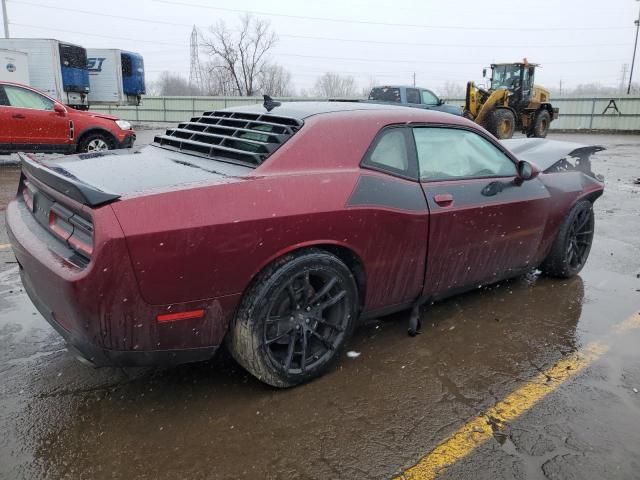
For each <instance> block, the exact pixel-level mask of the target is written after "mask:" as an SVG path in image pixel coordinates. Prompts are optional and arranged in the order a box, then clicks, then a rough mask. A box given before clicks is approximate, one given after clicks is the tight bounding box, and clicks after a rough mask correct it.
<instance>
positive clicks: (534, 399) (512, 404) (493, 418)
mask: <svg viewBox="0 0 640 480" xmlns="http://www.w3.org/2000/svg"><path fill="white" fill-rule="evenodd" d="M633 328H640V313H635V314H633V315H632V316H631V317H629V318H627V319H626V320H625V321H624V322H622V323H621V324H619V325H617V326H615V327H614V328H613V330H614V331H616V332H622V331H625V330H629V329H633ZM608 349H609V347H608V346H606V345H604V344H602V343H599V342H594V343H590V344H588V345H587V346H586V347H585V348H584V349H582V350H581V351H579V352H576V353H574V354H572V355H570V356H568V357H567V358H565V359H562V360H560V361H559V362H558V363H556V364H555V365H554V366H552V367H551V368H549V369H548V370H546V371H544V372H542V373H540V374H539V375H537V376H536V377H534V378H533V379H532V380H530V381H529V382H527V383H526V384H525V385H523V386H522V387H520V388H519V389H517V390H516V391H514V392H513V393H511V394H509V395H508V396H507V397H506V398H505V399H503V400H501V401H500V402H498V403H496V404H495V405H494V406H493V407H491V408H489V409H488V410H487V411H486V412H484V413H482V414H480V415H479V416H477V417H476V418H474V419H473V420H471V421H469V422H468V423H467V424H466V425H464V426H462V427H461V428H459V429H458V430H456V431H455V432H454V433H453V434H452V435H451V436H450V437H449V438H448V439H446V440H445V441H444V442H442V443H441V444H440V445H438V446H437V447H436V448H434V449H433V450H432V451H431V452H429V453H428V454H427V455H426V456H424V457H423V458H422V459H421V460H420V461H419V462H418V463H417V464H416V465H414V466H413V467H411V468H409V469H408V470H405V471H404V472H403V473H402V474H401V475H399V476H398V477H396V480H400V479H402V480H409V479H410V480H431V479H434V478H436V477H437V476H438V475H439V474H440V473H442V472H443V471H444V470H446V469H447V468H448V467H450V466H451V465H453V464H454V463H456V462H457V461H459V460H461V459H462V458H464V457H466V456H467V455H469V454H470V453H471V452H473V451H474V450H475V449H476V448H478V447H479V446H480V445H482V444H483V443H485V442H486V441H487V440H489V439H490V438H491V437H492V435H493V432H494V430H495V431H500V430H501V429H502V427H503V426H504V425H505V424H506V423H509V422H512V421H513V420H515V419H517V418H518V417H520V416H521V415H522V414H524V413H525V412H526V411H527V410H529V409H530V408H531V407H533V406H534V405H535V404H536V403H538V402H539V401H540V400H542V399H544V398H545V397H546V396H547V395H549V394H550V393H551V392H553V391H554V390H556V389H557V388H559V387H560V386H561V385H562V384H563V383H565V382H566V381H567V380H569V379H571V378H573V377H575V376H576V375H577V374H578V373H580V372H581V371H582V370H584V369H585V368H586V367H588V366H589V365H590V364H591V363H592V362H594V361H595V360H596V359H598V358H599V357H600V356H602V355H603V354H604V353H605V352H606V351H607V350H608Z"/></svg>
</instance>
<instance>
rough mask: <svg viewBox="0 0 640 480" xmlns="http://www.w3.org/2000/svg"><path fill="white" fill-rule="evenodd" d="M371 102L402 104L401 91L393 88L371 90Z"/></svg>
mask: <svg viewBox="0 0 640 480" xmlns="http://www.w3.org/2000/svg"><path fill="white" fill-rule="evenodd" d="M369 100H378V101H381V102H397V103H400V89H399V88H393V87H376V88H374V89H372V90H371V93H370V94H369Z"/></svg>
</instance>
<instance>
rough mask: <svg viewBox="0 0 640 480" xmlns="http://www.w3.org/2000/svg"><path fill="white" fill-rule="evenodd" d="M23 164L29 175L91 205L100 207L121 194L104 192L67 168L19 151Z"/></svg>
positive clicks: (76, 199)
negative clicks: (43, 161) (40, 160)
mask: <svg viewBox="0 0 640 480" xmlns="http://www.w3.org/2000/svg"><path fill="white" fill-rule="evenodd" d="M18 157H19V158H20V162H21V165H22V172H23V173H24V174H25V175H26V176H27V177H32V178H35V179H37V180H40V181H41V182H42V183H44V184H46V185H48V186H49V187H51V188H53V189H54V190H56V191H58V192H60V193H62V194H64V195H66V196H67V197H69V198H71V199H73V200H75V201H76V202H80V203H82V204H83V205H88V206H90V207H98V206H100V205H104V204H105V203H109V202H113V201H114V200H117V199H119V198H120V195H118V194H115V193H110V192H104V191H102V190H100V189H98V188H96V187H94V186H91V185H88V184H86V183H84V182H82V181H81V180H79V179H77V178H76V177H74V176H73V175H71V174H70V173H69V172H67V171H66V170H65V169H63V168H62V167H59V166H55V165H51V166H47V165H45V164H43V163H42V162H39V161H38V160H37V159H36V158H34V157H32V156H30V155H25V154H24V153H18Z"/></svg>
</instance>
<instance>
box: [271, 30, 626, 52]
mask: <svg viewBox="0 0 640 480" xmlns="http://www.w3.org/2000/svg"><path fill="white" fill-rule="evenodd" d="M278 36H279V37H285V38H301V39H308V40H331V41H338V42H349V43H366V44H374V45H398V46H415V47H453V48H470V47H477V48H527V49H531V48H565V47H567V48H570V47H571V48H583V47H584V48H592V47H628V46H629V45H631V44H630V43H599V44H579V45H578V44H575V43H574V44H564V45H562V44H556V45H539V44H535V45H531V44H522V45H517V44H511V43H508V44H504V43H502V44H500V45H485V44H477V43H467V44H464V43H420V42H389V41H384V40H361V39H355V38H337V37H316V36H310V35H291V34H285V33H283V34H278Z"/></svg>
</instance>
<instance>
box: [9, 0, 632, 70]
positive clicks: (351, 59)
mask: <svg viewBox="0 0 640 480" xmlns="http://www.w3.org/2000/svg"><path fill="white" fill-rule="evenodd" d="M158 1H159V0H158ZM11 25H17V26H21V27H27V28H35V29H39V30H53V31H57V32H63V33H74V34H77V35H87V36H94V37H101V38H108V39H112V40H128V41H132V42H145V43H152V44H157V45H170V46H179V47H186V45H184V44H181V43H169V42H160V41H156V40H143V39H138V38H130V37H119V36H113V35H100V34H97V33H89V32H79V31H77V30H66V29H61V28H51V27H41V26H38V25H29V24H23V23H15V22H11ZM274 56H283V57H298V58H312V59H324V60H333V61H348V62H364V63H371V62H373V63H377V62H385V63H412V64H417V63H418V64H419V63H422V64H429V65H433V64H437V65H478V64H480V63H483V62H482V61H478V60H475V61H472V62H455V61H440V60H423V61H421V60H416V59H415V58H412V59H407V60H400V59H397V58H381V57H378V58H360V57H331V56H323V55H305V54H299V53H282V52H274ZM607 62H609V63H611V62H613V63H620V62H621V61H620V60H611V59H605V60H593V59H591V60H567V61H559V62H558V61H556V62H543V63H544V64H546V65H564V64H580V63H607Z"/></svg>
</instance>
